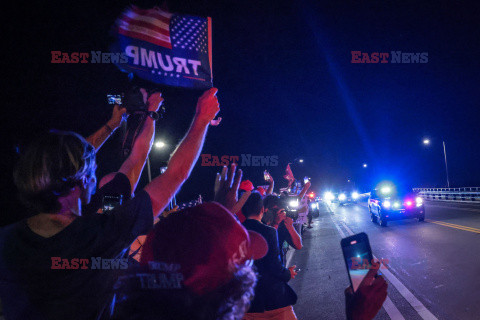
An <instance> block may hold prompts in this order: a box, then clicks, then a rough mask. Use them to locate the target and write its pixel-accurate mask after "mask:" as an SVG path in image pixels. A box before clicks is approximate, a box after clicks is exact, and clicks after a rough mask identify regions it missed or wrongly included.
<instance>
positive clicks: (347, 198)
mask: <svg viewBox="0 0 480 320" xmlns="http://www.w3.org/2000/svg"><path fill="white" fill-rule="evenodd" d="M358 197H359V194H358V192H356V191H353V192H340V193H339V194H338V196H337V199H338V203H339V204H340V205H344V204H347V203H357V200H358Z"/></svg>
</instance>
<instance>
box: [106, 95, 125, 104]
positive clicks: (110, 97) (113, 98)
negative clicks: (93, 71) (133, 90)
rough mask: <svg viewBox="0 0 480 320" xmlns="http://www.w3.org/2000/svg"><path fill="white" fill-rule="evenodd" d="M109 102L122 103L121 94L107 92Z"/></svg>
mask: <svg viewBox="0 0 480 320" xmlns="http://www.w3.org/2000/svg"><path fill="white" fill-rule="evenodd" d="M107 101H108V103H109V104H122V96H121V95H119V94H107Z"/></svg>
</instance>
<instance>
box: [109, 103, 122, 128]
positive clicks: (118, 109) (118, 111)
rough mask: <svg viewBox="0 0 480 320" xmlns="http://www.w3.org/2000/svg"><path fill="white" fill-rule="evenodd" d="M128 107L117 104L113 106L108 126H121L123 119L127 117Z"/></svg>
mask: <svg viewBox="0 0 480 320" xmlns="http://www.w3.org/2000/svg"><path fill="white" fill-rule="evenodd" d="M126 113H127V109H125V107H123V106H122V105H118V104H115V105H114V106H113V112H112V117H111V118H110V120H108V123H107V124H108V126H109V127H110V128H111V129H116V128H118V127H120V125H121V124H122V122H123V120H124V119H125V118H126Z"/></svg>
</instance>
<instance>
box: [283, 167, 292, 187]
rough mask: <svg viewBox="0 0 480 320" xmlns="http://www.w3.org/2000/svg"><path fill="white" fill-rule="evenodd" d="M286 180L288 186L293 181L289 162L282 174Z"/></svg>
mask: <svg viewBox="0 0 480 320" xmlns="http://www.w3.org/2000/svg"><path fill="white" fill-rule="evenodd" d="M283 177H284V178H285V179H286V180H288V187H289V188H290V186H291V185H292V183H293V182H294V181H295V177H294V176H293V172H292V169H290V163H289V164H287V168H286V169H285V175H284V176H283Z"/></svg>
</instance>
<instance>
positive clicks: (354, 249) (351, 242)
mask: <svg viewBox="0 0 480 320" xmlns="http://www.w3.org/2000/svg"><path fill="white" fill-rule="evenodd" d="M340 244H341V246H342V251H343V258H344V259H345V265H346V266H347V273H348V278H349V279H350V284H351V285H352V288H353V291H354V292H355V291H357V289H358V287H359V286H360V283H362V280H363V278H365V276H366V275H367V273H368V271H369V270H370V269H371V268H372V267H373V265H372V263H373V254H372V249H371V248H370V242H369V241H368V236H367V234H366V233H364V232H361V233H358V234H354V235H353V236H350V237H347V238H343V239H342V240H341V242H340Z"/></svg>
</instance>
